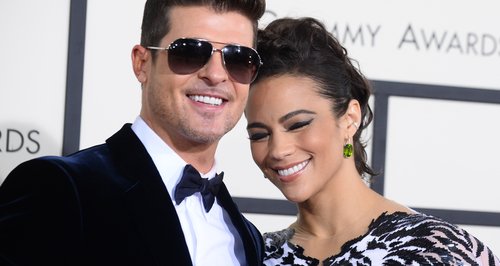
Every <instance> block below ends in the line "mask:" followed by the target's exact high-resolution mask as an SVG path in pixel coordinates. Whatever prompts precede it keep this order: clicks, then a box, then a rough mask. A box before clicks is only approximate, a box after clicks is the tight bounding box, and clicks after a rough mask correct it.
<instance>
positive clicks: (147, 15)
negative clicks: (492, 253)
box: [141, 0, 266, 47]
mask: <svg viewBox="0 0 500 266" xmlns="http://www.w3.org/2000/svg"><path fill="white" fill-rule="evenodd" d="M176 6H185V7H188V6H205V7H209V8H211V9H213V10H214V11H215V12H218V13H223V12H231V11H234V12H238V13H240V14H242V15H244V16H245V17H247V18H248V19H249V20H250V21H251V22H252V25H253V30H254V47H255V44H256V41H257V40H256V36H257V29H258V20H259V19H260V18H261V17H262V15H263V14H264V12H265V10H266V2H265V0H148V1H146V5H145V7H144V15H143V18H142V27H141V30H142V33H141V45H142V46H144V47H146V46H158V45H159V43H160V41H161V39H162V38H163V37H164V36H165V35H167V33H168V32H169V31H170V27H171V25H170V15H171V13H170V11H171V9H172V8H173V7H176ZM193 19H196V18H193Z"/></svg>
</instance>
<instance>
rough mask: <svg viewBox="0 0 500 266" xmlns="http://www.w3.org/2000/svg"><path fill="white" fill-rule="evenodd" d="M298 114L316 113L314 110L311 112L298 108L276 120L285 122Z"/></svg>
mask: <svg viewBox="0 0 500 266" xmlns="http://www.w3.org/2000/svg"><path fill="white" fill-rule="evenodd" d="M299 114H316V112H313V111H309V110H305V109H299V110H296V111H292V112H290V113H288V114H286V115H284V116H282V117H281V118H280V119H279V120H278V121H279V122H280V123H283V122H285V121H286V120H288V119H290V118H292V117H294V116H296V115H299Z"/></svg>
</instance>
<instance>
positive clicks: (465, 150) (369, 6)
mask: <svg viewBox="0 0 500 266" xmlns="http://www.w3.org/2000/svg"><path fill="white" fill-rule="evenodd" d="M267 3H268V12H267V13H266V15H265V17H264V18H263V21H262V24H263V25H265V24H267V23H268V22H270V21H271V20H273V19H274V18H276V17H283V16H292V17H298V16H314V17H316V18H319V19H321V20H322V21H323V22H325V24H326V25H327V27H328V28H329V29H331V31H332V33H334V34H335V35H336V36H337V37H338V38H339V40H340V41H341V42H342V43H343V44H344V45H345V46H346V47H347V48H348V50H349V52H350V54H351V57H352V58H354V59H356V60H357V61H358V62H359V64H360V68H361V70H362V72H363V73H364V74H365V75H366V76H367V77H368V78H369V79H375V80H384V81H398V82H407V83H421V84H432V85H448V86H458V87H468V88H481V89H492V90H499V89H500V73H499V69H500V28H499V27H498V25H500V17H499V16H498V10H500V3H499V2H497V1H493V0H491V1H489V0H479V1H474V2H473V3H471V2H470V1H453V0H442V1H430V0H423V1H416V0H411V1H410V0H397V1H396V0H389V1H388V0H385V1H381V0H355V1H332V0H307V1H305V0H294V1H283V0H268V1H267ZM143 5H144V0H141V1H137V0H129V1H123V0H107V1H97V0H89V1H88V9H87V31H86V44H85V45H86V50H85V69H84V71H85V73H84V84H83V107H82V125H81V142H80V146H81V147H82V148H85V147H88V146H91V145H94V144H98V143H102V142H103V141H104V140H105V139H106V138H107V137H109V136H110V135H111V134H113V133H114V132H115V131H116V130H118V129H119V128H120V127H121V125H122V124H123V123H126V122H132V121H133V120H134V118H135V117H136V115H137V114H138V112H139V106H140V105H139V104H140V94H139V91H140V86H139V83H138V82H137V81H136V80H135V77H134V75H133V72H132V69H131V62H130V52H131V49H132V46H133V45H134V44H136V43H139V38H140V24H141V17H142V11H143ZM68 19H69V1H61V0H50V1H41V2H40V1H35V0H20V1H2V2H0V34H1V35H2V42H0V53H1V55H2V61H0V70H1V71H0V95H1V98H0V99H1V104H0V182H1V180H3V178H5V176H6V175H7V173H8V172H9V171H10V170H11V169H12V168H13V167H14V166H15V165H17V164H18V163H19V162H21V161H23V160H25V159H27V158H29V157H33V156H40V155H44V154H60V152H61V145H62V123H63V111H64V91H65V79H66V57H67V39H68ZM499 114H500V107H499V106H497V105H493V104H476V103H462V102H451V101H442V100H423V99H412V98H404V97H391V98H390V104H389V117H388V141H387V163H386V166H385V192H386V195H387V196H388V197H390V198H392V199H394V200H397V201H399V202H401V203H403V204H407V205H409V206H416V207H424V208H444V209H460V210H475V211H490V212H500V203H499V202H500V193H497V190H498V189H497V188H498V187H500V181H499V180H500V174H499V173H498V171H496V168H495V166H496V165H497V164H498V158H499V157H498V155H497V154H498V152H499V150H500V144H499V141H498V136H500V124H499V123H498V118H497V117H498V115H499ZM245 125H246V121H245V120H244V118H243V119H242V120H241V121H240V123H239V124H238V125H237V127H236V128H235V130H233V131H232V132H231V133H230V134H228V135H227V136H226V137H225V138H224V139H223V141H222V142H221V145H220V148H219V150H218V154H217V157H218V161H219V163H220V166H221V168H222V169H223V170H224V172H225V173H226V174H225V176H226V177H227V178H225V180H226V182H227V185H228V186H229V189H230V190H231V191H232V194H233V195H234V196H239V197H251V198H272V199H283V197H282V196H281V194H280V193H279V191H278V190H277V189H275V188H274V187H273V186H272V185H271V184H270V183H269V182H268V181H267V180H266V179H264V178H263V177H262V175H261V174H260V172H259V170H258V169H257V167H256V166H255V165H254V163H253V162H252V159H251V156H250V149H249V144H248V140H247V139H246V131H245ZM37 132H38V133H37ZM21 136H22V137H21ZM368 137H369V136H368ZM7 138H8V139H9V140H8V141H7ZM16 141H17V142H16ZM21 143H22V145H21ZM30 151H31V152H32V153H30ZM33 151H36V152H34V153H33ZM248 217H249V218H250V219H251V220H252V221H254V222H255V223H256V225H257V226H258V227H259V229H261V231H270V230H277V229H281V228H283V227H285V226H287V225H288V224H289V223H290V222H292V221H293V217H288V216H271V215H256V214H248ZM463 227H464V228H466V229H467V230H469V231H470V232H471V233H473V234H474V235H476V236H478V237H479V238H480V239H481V240H483V241H484V242H485V243H486V244H488V245H489V246H490V247H491V248H492V249H493V250H494V251H495V252H496V254H500V228H497V227H481V226H463Z"/></svg>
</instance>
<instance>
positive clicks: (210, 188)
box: [174, 164, 224, 212]
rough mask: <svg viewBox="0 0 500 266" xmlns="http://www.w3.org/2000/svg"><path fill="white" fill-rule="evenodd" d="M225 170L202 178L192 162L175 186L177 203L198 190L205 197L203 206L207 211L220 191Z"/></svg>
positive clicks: (185, 168)
mask: <svg viewBox="0 0 500 266" xmlns="http://www.w3.org/2000/svg"><path fill="white" fill-rule="evenodd" d="M223 176H224V172H221V173H220V174H218V175H215V177H214V178H212V179H210V180H209V179H208V178H202V177H201V176H200V173H198V171H197V170H196V169H195V168H194V167H193V166H191V165H190V164H188V165H186V167H184V172H183V173H182V178H181V181H180V182H179V184H177V186H176V187H175V192H174V198H175V203H177V204H179V203H181V202H182V201H183V200H184V198H185V197H189V196H191V195H193V194H194V193H196V192H200V193H201V196H202V198H203V206H204V207H205V211H206V212H208V211H210V209H211V208H212V205H213V204H214V202H215V196H217V193H218V192H219V188H220V185H221V184H222V177H223Z"/></svg>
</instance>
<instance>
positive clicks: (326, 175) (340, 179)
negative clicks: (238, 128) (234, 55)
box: [245, 18, 500, 265]
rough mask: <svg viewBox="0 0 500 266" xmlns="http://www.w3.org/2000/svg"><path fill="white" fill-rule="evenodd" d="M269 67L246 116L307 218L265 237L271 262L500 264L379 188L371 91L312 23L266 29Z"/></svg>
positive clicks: (263, 42) (258, 146)
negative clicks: (373, 182)
mask: <svg viewBox="0 0 500 266" xmlns="http://www.w3.org/2000/svg"><path fill="white" fill-rule="evenodd" d="M257 47H258V50H259V54H260V55H261V57H262V61H263V62H264V65H263V66H262V68H261V69H260V73H259V75H258V78H257V80H256V81H255V82H254V83H253V84H252V86H251V89H250V94H249V99H248V104H247V107H246V111H245V115H246V118H247V120H248V126H247V131H248V135H249V139H250V143H251V150H252V156H253V159H254V161H255V162H256V164H257V165H258V166H259V168H260V169H261V170H262V172H263V173H264V176H265V177H266V178H268V179H269V180H270V181H271V182H272V183H273V184H274V185H275V186H277V187H278V188H279V189H280V190H281V192H282V193H283V194H284V195H285V197H286V198H287V199H288V200H290V201H292V202H295V203H297V205H298V212H299V214H298V216H297V220H296V221H295V222H294V223H293V224H291V225H290V226H289V227H288V228H286V229H284V230H281V231H278V232H271V233H266V234H264V238H265V242H266V260H265V264H266V265H320V264H321V265H346V264H347V265H394V264H400V265H408V264H411V265H422V264H423V265H428V264H431V265H432V264H447V265H449V264H452V265H453V264H458V265H500V262H499V259H498V258H497V257H495V256H494V255H493V254H492V252H491V251H490V249H488V248H487V247H485V246H484V245H483V244H482V243H481V242H480V241H479V240H478V239H476V238H475V237H474V236H472V235H470V234H468V233H467V232H466V231H464V230H463V229H460V228H458V227H456V226H454V225H452V224H449V223H447V222H445V221H442V220H440V219H438V218H435V217H431V216H427V215H425V214H421V213H417V212H415V211H413V210H411V209H409V208H407V207H405V206H403V205H401V204H399V203H396V202H394V201H391V200H389V199H386V198H384V197H382V196H381V195H379V194H377V193H376V192H374V191H373V190H371V189H370V188H369V187H368V186H367V185H366V183H365V182H364V180H363V178H362V177H364V176H373V175H375V174H376V173H375V172H374V171H373V170H372V169H371V168H370V166H369V165H368V164H367V156H366V152H365V150H364V144H363V143H362V142H361V140H360V136H361V135H362V132H363V130H364V129H365V128H366V127H367V126H368V124H369V123H370V122H371V119H372V111H371V109H370V107H369V106H368V99H369V97H370V94H371V88H370V85H369V83H368V81H367V80H366V79H365V78H364V77H363V75H362V74H361V73H360V72H359V71H358V70H357V69H356V67H354V66H353V65H352V63H351V61H350V59H349V58H348V56H347V52H346V50H345V49H344V48H343V47H342V46H341V45H340V44H339V43H338V41H337V40H336V39H335V38H334V37H333V36H332V35H331V34H329V33H328V31H327V30H326V29H325V27H324V25H323V24H322V23H320V22H318V21H317V20H315V19H312V18H302V19H290V18H285V19H279V20H276V21H274V22H272V23H271V24H269V25H268V27H266V29H265V30H263V31H261V32H259V43H258V46H257Z"/></svg>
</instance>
